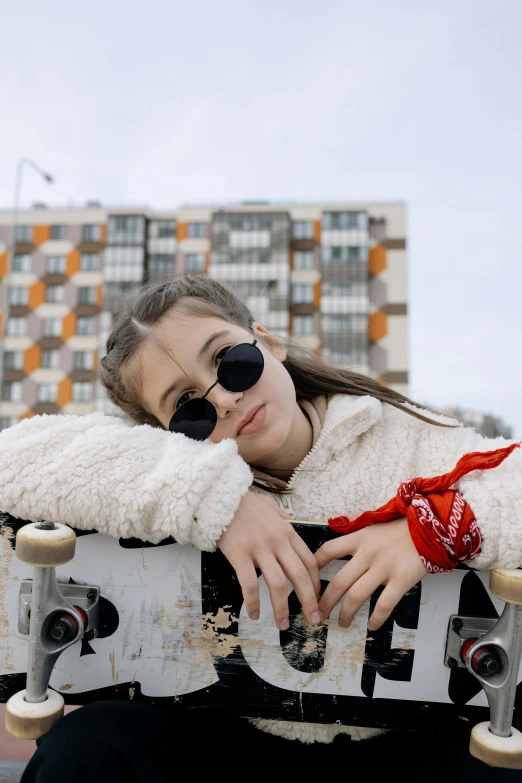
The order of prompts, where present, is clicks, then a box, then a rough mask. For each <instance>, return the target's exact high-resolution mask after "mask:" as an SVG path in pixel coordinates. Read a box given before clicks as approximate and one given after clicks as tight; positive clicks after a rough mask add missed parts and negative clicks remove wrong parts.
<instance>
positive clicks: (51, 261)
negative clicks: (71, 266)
mask: <svg viewBox="0 0 522 783" xmlns="http://www.w3.org/2000/svg"><path fill="white" fill-rule="evenodd" d="M65 265H66V258H65V256H49V257H48V258H46V259H45V271H46V272H47V274H49V275H63V274H65Z"/></svg>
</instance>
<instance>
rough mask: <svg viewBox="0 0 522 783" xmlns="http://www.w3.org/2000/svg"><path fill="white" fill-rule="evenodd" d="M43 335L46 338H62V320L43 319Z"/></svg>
mask: <svg viewBox="0 0 522 783" xmlns="http://www.w3.org/2000/svg"><path fill="white" fill-rule="evenodd" d="M42 323H43V329H42V333H43V336H44V337H61V336H62V319H61V318H43V319H42Z"/></svg>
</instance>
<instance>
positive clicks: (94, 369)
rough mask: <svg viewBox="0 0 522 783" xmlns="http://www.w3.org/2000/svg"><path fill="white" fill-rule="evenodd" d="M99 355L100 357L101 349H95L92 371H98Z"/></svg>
mask: <svg viewBox="0 0 522 783" xmlns="http://www.w3.org/2000/svg"><path fill="white" fill-rule="evenodd" d="M98 357H99V351H98V350H96V351H93V352H92V371H93V372H98Z"/></svg>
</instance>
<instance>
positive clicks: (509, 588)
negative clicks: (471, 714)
mask: <svg viewBox="0 0 522 783" xmlns="http://www.w3.org/2000/svg"><path fill="white" fill-rule="evenodd" d="M489 589H490V591H491V593H493V595H495V596H496V597H497V598H499V599H500V600H502V601H505V602H506V606H505V608H504V611H503V612H502V616H501V617H500V618H499V619H498V620H494V619H492V618H480V617H463V616H459V615H452V617H451V618H450V629H449V633H448V642H447V647H446V660H445V662H446V665H447V666H450V667H451V668H457V667H460V668H463V667H464V666H465V667H466V668H467V670H468V671H469V672H470V673H471V674H472V675H473V676H474V677H475V678H476V679H477V680H478V681H479V683H480V684H481V685H482V687H483V688H484V691H485V693H486V697H487V700H488V705H489V722H488V721H485V722H483V723H478V724H477V725H476V726H474V727H473V729H472V732H471V739H470V746H469V750H470V753H471V755H472V756H475V758H478V759H480V760H481V761H483V762H485V763H486V764H489V765H491V766H493V767H504V768H507V769H522V733H521V732H520V731H518V730H517V729H515V728H514V727H513V726H512V725H511V723H512V720H513V708H514V704H515V695H516V689H517V680H518V670H519V666H520V658H521V655H522V570H519V569H495V570H494V571H491V574H490V580H489Z"/></svg>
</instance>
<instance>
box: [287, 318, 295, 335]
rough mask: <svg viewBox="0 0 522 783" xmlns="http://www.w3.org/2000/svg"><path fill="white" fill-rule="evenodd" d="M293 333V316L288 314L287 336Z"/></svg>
mask: <svg viewBox="0 0 522 783" xmlns="http://www.w3.org/2000/svg"><path fill="white" fill-rule="evenodd" d="M293 333H294V314H293V313H288V334H293Z"/></svg>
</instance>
